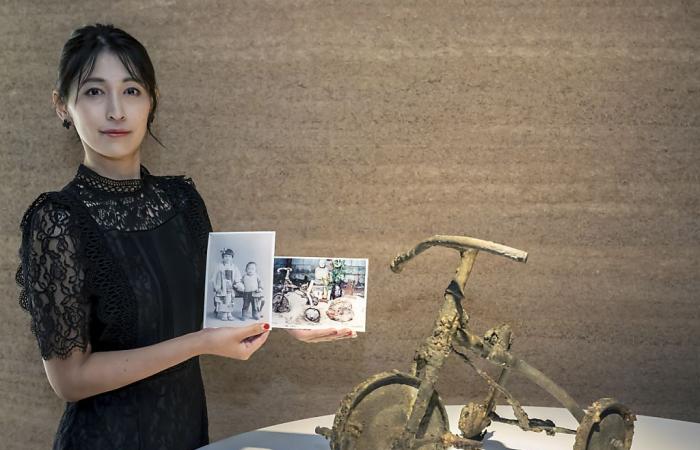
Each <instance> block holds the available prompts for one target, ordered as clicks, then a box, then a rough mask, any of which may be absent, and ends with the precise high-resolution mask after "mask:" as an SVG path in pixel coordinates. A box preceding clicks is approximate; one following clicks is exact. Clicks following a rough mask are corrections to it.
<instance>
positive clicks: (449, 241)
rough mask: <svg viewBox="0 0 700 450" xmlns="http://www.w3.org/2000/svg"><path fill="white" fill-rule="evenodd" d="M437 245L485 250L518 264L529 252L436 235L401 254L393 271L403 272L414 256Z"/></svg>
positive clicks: (467, 239) (392, 268)
mask: <svg viewBox="0 0 700 450" xmlns="http://www.w3.org/2000/svg"><path fill="white" fill-rule="evenodd" d="M436 245H439V246H442V247H448V248H453V249H455V250H459V251H460V252H463V251H466V250H468V249H475V250H484V251H487V252H489V253H493V254H495V255H500V256H505V257H507V258H510V259H513V260H515V261H518V262H525V261H527V252H525V251H523V250H518V249H517V248H512V247H507V246H505V245H503V244H497V243H495V242H491V241H484V240H482V239H476V238H472V237H468V236H443V235H436V236H433V237H431V238H429V239H426V240H424V241H423V242H421V243H419V244H418V245H416V246H415V247H413V248H412V249H411V250H409V251H407V252H406V253H401V254H400V255H398V256H397V257H396V258H394V260H393V261H392V262H391V270H393V271H394V272H396V273H399V272H401V270H402V269H403V265H404V264H405V263H406V262H407V261H408V260H410V259H412V258H413V257H414V256H418V255H419V254H421V253H423V252H424V251H425V250H427V249H429V248H430V247H434V246H436Z"/></svg>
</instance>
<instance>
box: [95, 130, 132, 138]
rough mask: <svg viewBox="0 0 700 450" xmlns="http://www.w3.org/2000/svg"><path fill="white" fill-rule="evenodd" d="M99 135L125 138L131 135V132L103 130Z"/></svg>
mask: <svg viewBox="0 0 700 450" xmlns="http://www.w3.org/2000/svg"><path fill="white" fill-rule="evenodd" d="M100 133H102V134H106V135H107V136H109V137H121V136H126V135H127V134H129V133H131V131H124V130H105V131H100Z"/></svg>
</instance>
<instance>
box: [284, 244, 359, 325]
mask: <svg viewBox="0 0 700 450" xmlns="http://www.w3.org/2000/svg"><path fill="white" fill-rule="evenodd" d="M367 264H368V261H367V259H361V258H327V257H275V264H274V279H273V280H274V283H273V294H272V305H271V306H272V326H273V327H276V328H307V329H308V328H329V327H333V328H350V329H351V330H354V331H360V332H364V331H365V322H366V311H367Z"/></svg>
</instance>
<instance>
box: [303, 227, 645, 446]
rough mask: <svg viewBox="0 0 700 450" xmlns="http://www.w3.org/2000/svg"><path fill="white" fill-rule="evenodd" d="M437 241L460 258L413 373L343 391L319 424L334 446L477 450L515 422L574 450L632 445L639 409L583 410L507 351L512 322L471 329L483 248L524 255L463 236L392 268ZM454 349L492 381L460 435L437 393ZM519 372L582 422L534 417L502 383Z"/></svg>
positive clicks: (612, 403) (464, 415)
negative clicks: (498, 426) (557, 437)
mask: <svg viewBox="0 0 700 450" xmlns="http://www.w3.org/2000/svg"><path fill="white" fill-rule="evenodd" d="M433 246H442V247H448V248H451V249H454V250H457V251H458V252H459V255H460V263H459V266H458V268H457V271H456V274H455V276H454V278H453V279H452V281H451V282H450V284H449V285H448V287H447V289H446V291H445V297H444V301H443V303H442V306H441V308H440V311H439V314H438V318H437V320H436V322H435V326H434V328H433V330H432V333H431V334H430V335H429V336H428V338H427V339H426V340H425V341H424V342H423V344H422V345H421V346H420V347H419V348H418V350H417V351H416V353H415V356H414V361H413V367H412V370H411V372H410V373H403V372H399V371H390V372H384V373H379V374H377V375H374V376H371V377H369V378H368V379H366V380H365V381H363V382H362V383H360V384H359V385H357V386H356V387H355V388H354V389H353V391H352V392H350V393H349V394H348V395H346V396H345V398H344V399H343V400H342V402H341V404H340V408H339V409H338V411H337V413H336V414H335V419H334V422H333V428H332V429H329V428H325V427H318V428H317V429H316V432H317V433H318V434H321V435H323V436H325V437H326V438H328V439H329V440H330V445H331V449H332V450H378V449H382V450H384V449H386V450H428V449H431V450H433V449H435V450H437V449H448V448H450V447H454V448H461V449H472V450H475V449H480V448H481V442H480V441H481V440H482V439H483V438H484V436H485V434H486V427H488V426H489V425H490V424H491V422H501V423H506V424H511V425H517V426H519V427H520V428H521V429H523V430H525V431H535V432H541V431H544V432H545V433H547V434H550V435H553V434H555V433H567V434H575V435H576V439H575V443H574V447H573V450H629V449H630V447H631V446H632V435H633V432H634V420H635V419H636V418H635V416H634V414H632V413H631V412H630V410H629V409H628V408H627V407H626V406H624V405H623V404H621V403H619V402H618V401H616V400H614V399H612V398H602V399H600V400H597V401H595V402H593V404H592V405H591V406H590V407H588V409H586V410H584V409H582V408H581V407H580V406H579V405H578V404H577V403H576V401H575V400H574V399H573V398H572V397H571V396H570V395H569V394H568V393H567V392H566V391H564V389H562V388H561V387H559V386H558V385H557V384H556V383H554V381H552V380H551V379H549V378H548V377H547V376H546V375H545V374H543V373H542V372H540V371H539V370H537V369H536V368H534V367H532V366H530V365H529V364H527V363H526V362H525V361H523V360H522V359H519V358H518V357H516V356H515V355H513V354H512V353H511V352H510V348H511V344H512V339H511V331H510V327H509V326H508V325H501V326H498V327H496V328H493V329H491V330H489V331H487V332H486V334H485V335H484V336H483V337H482V336H477V335H476V334H473V333H472V332H471V331H470V330H469V328H468V321H469V316H468V315H467V313H466V312H465V311H464V309H463V307H462V300H463V299H464V289H465V287H466V284H467V280H468V279H469V274H470V272H471V269H472V267H473V265H474V261H475V259H476V256H477V254H478V253H479V251H485V252H488V253H492V254H495V255H500V256H505V257H507V258H510V259H513V260H515V261H519V262H525V261H526V260H527V253H526V252H524V251H522V250H517V249H514V248H510V247H506V246H505V245H501V244H497V243H494V242H489V241H484V240H481V239H475V238H470V237H466V236H434V237H432V238H430V239H427V240H425V241H423V242H421V243H419V244H418V245H417V246H416V247H414V248H413V249H411V250H409V251H408V252H406V253H403V254H401V255H399V256H397V257H396V258H394V260H393V262H392V263H391V269H392V270H393V271H394V272H397V273H398V272H400V271H401V269H402V268H403V265H404V264H405V263H406V262H407V261H408V260H410V259H411V258H413V257H414V256H417V255H419V254H420V253H422V252H423V251H425V250H426V249H428V248H430V247H433ZM452 353H454V354H456V355H457V356H458V357H459V358H460V359H462V360H463V361H464V362H465V363H466V364H467V365H469V366H470V367H471V368H472V369H474V370H475V371H476V373H477V374H478V375H479V376H480V377H481V378H482V379H483V380H484V381H485V382H486V384H487V385H488V392H487V394H486V397H485V398H484V400H483V401H482V402H471V403H469V404H467V405H466V406H464V407H463V408H462V411H461V414H460V419H459V430H460V432H461V434H460V435H457V434H453V433H451V432H450V427H449V423H448V419H447V413H446V411H445V407H444V405H443V404H442V401H441V399H440V396H439V395H438V393H437V392H436V391H435V384H436V383H437V380H438V375H439V372H440V369H441V368H442V365H443V364H444V362H445V360H446V358H447V357H448V356H449V355H450V354H452ZM476 359H484V360H486V361H488V362H490V363H492V364H494V365H496V366H498V367H499V368H500V370H499V373H498V376H496V377H492V376H491V375H489V374H488V373H487V372H485V371H483V370H481V369H479V368H478V367H477V366H476V365H475V364H474V362H473V360H476ZM512 371H516V372H520V373H521V374H522V375H524V376H525V377H527V378H528V379H529V380H530V381H532V382H534V383H535V384H537V385H538V386H540V387H541V388H542V389H544V390H545V391H547V393H549V394H550V395H551V396H552V397H554V398H555V399H556V400H557V401H558V402H559V403H561V404H562V405H563V406H564V407H565V408H566V409H567V410H568V411H569V412H570V413H571V414H572V415H573V416H574V418H576V421H577V422H578V423H579V425H578V427H577V429H576V430H572V429H568V428H563V427H558V426H556V424H554V422H552V421H551V420H542V419H535V418H529V417H528V416H527V414H526V413H525V411H524V410H523V408H522V406H521V404H520V403H519V402H518V401H517V400H516V398H515V397H514V396H513V394H512V393H511V392H510V391H509V390H508V389H507V388H506V387H505V385H506V381H507V379H508V376H509V374H510V373H511V372H512ZM499 395H502V396H503V397H504V398H505V400H506V401H507V402H508V404H509V405H510V406H511V407H512V408H513V412H514V413H515V417H516V419H515V420H512V419H505V418H502V417H500V416H498V415H497V414H496V413H495V411H494V408H495V405H496V399H497V397H498V396H499Z"/></svg>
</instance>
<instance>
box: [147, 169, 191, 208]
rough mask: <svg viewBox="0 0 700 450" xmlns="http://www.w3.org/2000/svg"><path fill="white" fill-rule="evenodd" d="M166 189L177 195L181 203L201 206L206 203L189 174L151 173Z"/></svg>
mask: <svg viewBox="0 0 700 450" xmlns="http://www.w3.org/2000/svg"><path fill="white" fill-rule="evenodd" d="M150 176H151V177H153V179H154V180H155V181H156V183H157V184H158V185H159V186H161V187H162V188H163V189H164V190H165V191H167V192H170V193H171V194H174V195H175V198H176V199H177V201H178V203H180V204H181V205H183V206H185V205H190V206H200V205H201V204H203V203H204V200H203V199H202V197H201V195H200V194H199V191H197V186H196V184H195V182H194V180H193V179H192V177H190V176H189V175H150Z"/></svg>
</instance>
